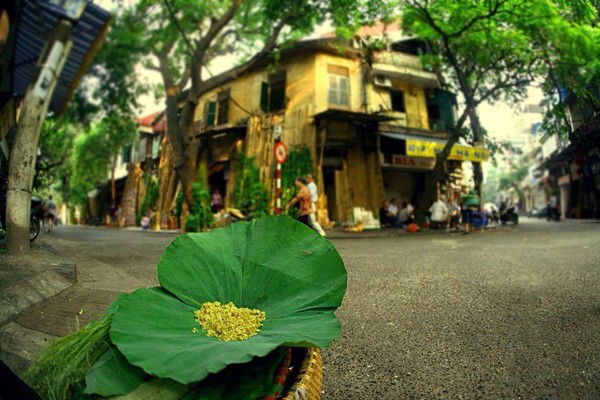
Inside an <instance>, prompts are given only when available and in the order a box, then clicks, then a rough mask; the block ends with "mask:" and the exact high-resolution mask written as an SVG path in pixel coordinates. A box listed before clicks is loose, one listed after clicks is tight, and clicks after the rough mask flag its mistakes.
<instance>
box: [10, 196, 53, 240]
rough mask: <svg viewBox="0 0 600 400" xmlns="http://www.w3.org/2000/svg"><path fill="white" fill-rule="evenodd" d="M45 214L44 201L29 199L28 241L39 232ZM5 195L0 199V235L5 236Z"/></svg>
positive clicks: (35, 237) (34, 237) (33, 238)
mask: <svg viewBox="0 0 600 400" xmlns="http://www.w3.org/2000/svg"><path fill="white" fill-rule="evenodd" d="M45 214H46V208H45V207H44V202H43V200H42V199H39V198H36V197H34V198H32V199H31V211H30V216H29V241H30V242H33V241H34V240H35V239H37V237H38V236H39V234H40V229H41V227H42V220H43V219H44V216H45ZM5 229H6V196H3V197H2V200H1V201H0V231H1V232H0V235H1V236H6V232H5Z"/></svg>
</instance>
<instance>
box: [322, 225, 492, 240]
mask: <svg viewBox="0 0 600 400" xmlns="http://www.w3.org/2000/svg"><path fill="white" fill-rule="evenodd" d="M498 226H499V225H488V226H486V227H484V228H483V229H477V231H481V230H490V229H495V228H497V227H498ZM325 233H326V234H327V239H334V240H338V239H381V238H396V237H402V236H413V235H416V236H424V235H443V234H446V235H451V234H457V233H464V230H463V229H450V230H446V229H429V228H421V230H420V231H419V232H417V233H409V232H408V231H407V230H406V228H384V229H378V230H368V231H362V232H344V229H343V228H338V227H336V228H331V229H325Z"/></svg>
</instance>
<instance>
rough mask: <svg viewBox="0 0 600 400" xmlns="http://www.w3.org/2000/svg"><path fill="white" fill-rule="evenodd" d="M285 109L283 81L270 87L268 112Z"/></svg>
mask: <svg viewBox="0 0 600 400" xmlns="http://www.w3.org/2000/svg"><path fill="white" fill-rule="evenodd" d="M284 108H285V80H283V81H280V82H278V83H276V84H273V85H271V87H270V93H269V111H279V110H283V109H284Z"/></svg>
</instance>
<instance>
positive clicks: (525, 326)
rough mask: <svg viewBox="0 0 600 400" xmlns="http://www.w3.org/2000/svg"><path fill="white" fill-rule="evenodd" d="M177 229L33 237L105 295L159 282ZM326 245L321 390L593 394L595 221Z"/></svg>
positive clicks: (61, 231)
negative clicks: (326, 332)
mask: <svg viewBox="0 0 600 400" xmlns="http://www.w3.org/2000/svg"><path fill="white" fill-rule="evenodd" d="M174 236H175V235H174V234H167V233H142V232H137V231H120V230H111V229H105V228H79V227H77V228H75V227H59V228H58V229H56V230H55V232H53V233H52V234H50V235H47V236H45V237H44V238H43V240H44V241H46V242H47V243H50V244H51V245H52V246H53V247H54V248H55V249H56V250H57V251H59V252H60V253H62V254H63V255H66V256H68V257H72V258H74V259H75V260H76V262H77V265H78V270H79V275H80V278H79V279H80V283H79V284H78V285H77V288H76V290H78V291H80V292H83V293H85V291H86V290H92V291H97V292H98V293H105V294H106V293H109V294H110V293H112V291H119V290H121V291H130V290H133V289H135V288H136V287H139V286H150V285H154V284H156V283H157V282H156V277H155V275H156V274H155V265H156V262H157V261H158V259H159V257H160V254H161V253H162V251H163V250H164V248H165V247H166V246H167V245H168V244H169V243H170V241H171V240H172V239H173V238H174ZM334 244H335V245H336V247H337V248H338V250H339V251H340V253H341V255H342V257H343V259H344V261H345V263H346V267H347V269H348V276H349V284H348V291H347V294H346V297H345V300H344V304H343V306H342V307H341V308H340V310H339V311H338V315H339V317H340V319H341V321H342V324H343V333H342V336H341V338H340V339H339V340H338V341H336V342H335V343H334V344H333V345H332V346H331V348H330V349H328V350H327V351H325V353H324V373H325V377H324V387H323V389H324V399H326V400H330V399H335V400H337V399H344V400H346V399H361V400H362V399H445V398H448V399H460V398H463V399H505V398H515V399H517V398H524V399H538V398H561V399H562V398H564V399H584V398H590V399H592V398H600V224H597V223H565V222H561V223H555V222H546V221H539V220H527V219H524V220H523V222H522V224H521V225H519V226H517V227H512V226H509V227H501V228H497V229H495V230H490V231H485V232H477V233H474V234H471V235H466V236H463V235H461V234H435V235H434V234H415V235H404V236H401V237H392V238H378V239H347V240H334ZM75 294H76V293H75ZM84 295H85V294H82V296H84ZM105 297H106V296H105ZM99 298H100V300H99V301H98V302H99V304H100V306H101V305H102V302H103V301H107V300H102V296H100V297H99ZM107 298H110V296H108V297H107Z"/></svg>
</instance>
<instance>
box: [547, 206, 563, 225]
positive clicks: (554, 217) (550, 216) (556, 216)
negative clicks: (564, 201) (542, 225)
mask: <svg viewBox="0 0 600 400" xmlns="http://www.w3.org/2000/svg"><path fill="white" fill-rule="evenodd" d="M546 220H548V221H556V222H559V221H560V206H559V205H556V206H554V207H553V206H551V205H550V204H548V207H546Z"/></svg>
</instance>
